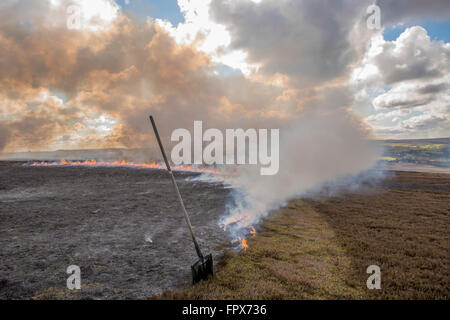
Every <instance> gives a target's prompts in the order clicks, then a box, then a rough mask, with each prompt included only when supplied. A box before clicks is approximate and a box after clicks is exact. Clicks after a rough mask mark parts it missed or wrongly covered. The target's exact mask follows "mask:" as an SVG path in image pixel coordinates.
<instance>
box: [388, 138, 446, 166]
mask: <svg viewBox="0 0 450 320" xmlns="http://www.w3.org/2000/svg"><path fill="white" fill-rule="evenodd" d="M383 143H384V147H385V149H384V153H383V155H382V156H381V157H380V160H382V161H387V162H406V163H415V164H426V165H433V166H438V167H445V168H448V167H450V138H439V139H415V140H386V141H383Z"/></svg>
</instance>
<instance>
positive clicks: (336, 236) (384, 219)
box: [158, 172, 450, 299]
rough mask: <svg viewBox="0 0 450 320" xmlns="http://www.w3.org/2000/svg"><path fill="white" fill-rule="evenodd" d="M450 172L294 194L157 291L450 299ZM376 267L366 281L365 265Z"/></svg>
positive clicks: (198, 295) (188, 295) (200, 295)
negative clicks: (235, 248) (239, 238)
mask: <svg viewBox="0 0 450 320" xmlns="http://www.w3.org/2000/svg"><path fill="white" fill-rule="evenodd" d="M449 203H450V175H448V174H431V173H417V172H396V174H395V176H393V177H391V178H389V179H387V180H385V181H384V182H383V184H382V185H379V186H377V187H370V188H369V187H368V188H366V189H364V190H363V191H360V192H358V193H346V194H342V195H340V196H337V197H331V198H323V199H317V198H316V199H303V200H295V201H292V202H291V203H290V204H289V205H288V206H286V207H285V208H283V209H281V210H279V212H277V213H276V214H274V215H272V216H271V218H270V219H268V220H266V221H265V222H264V223H263V225H262V226H261V227H260V229H259V230H258V234H257V235H256V236H255V237H253V238H250V239H249V241H248V244H249V249H247V251H245V252H241V253H228V254H227V255H226V256H225V257H224V259H223V260H222V262H221V265H220V267H219V268H218V270H217V273H216V276H215V277H214V278H212V279H210V280H208V281H204V282H202V283H200V284H198V285H196V286H194V287H191V288H188V289H185V290H182V291H169V292H166V293H164V294H163V295H162V296H160V297H158V298H162V299H173V298H175V299H180V298H181V299H223V298H225V299H448V298H449V296H450V253H449V250H448V249H449V248H450V242H449V231H448V230H449V228H450V208H449ZM372 264H375V265H378V266H380V268H381V290H368V289H367V287H366V280H367V278H368V276H369V275H368V274H366V268H367V267H368V266H369V265H372Z"/></svg>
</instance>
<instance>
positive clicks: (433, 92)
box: [352, 26, 450, 137]
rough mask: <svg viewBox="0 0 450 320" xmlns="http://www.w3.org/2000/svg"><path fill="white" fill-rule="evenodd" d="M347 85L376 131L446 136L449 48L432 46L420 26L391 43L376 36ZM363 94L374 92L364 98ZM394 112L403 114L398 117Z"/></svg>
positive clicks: (449, 115)
mask: <svg viewBox="0 0 450 320" xmlns="http://www.w3.org/2000/svg"><path fill="white" fill-rule="evenodd" d="M352 83H353V84H354V85H355V86H356V87H357V88H359V90H360V93H359V97H360V99H361V101H365V102H366V103H371V104H372V106H373V109H372V114H371V115H369V116H367V117H366V118H365V119H366V121H367V122H368V123H370V124H371V125H372V127H373V128H374V129H375V131H376V132H378V133H380V134H384V133H388V134H392V133H393V132H394V133H395V134H396V135H398V137H411V136H414V137H429V136H442V135H444V136H449V135H450V125H449V121H450V112H449V106H450V98H449V88H450V44H449V43H445V42H443V41H432V40H431V39H430V37H429V35H428V34H427V31H426V30H425V29H424V28H423V27H420V26H414V27H411V28H407V29H406V30H405V31H404V32H403V33H402V34H401V35H400V36H399V37H398V38H397V39H396V40H394V41H385V40H384V39H383V38H382V36H381V35H380V34H379V35H376V36H375V37H374V38H373V39H372V43H371V46H370V48H369V49H368V51H367V53H366V56H365V58H364V59H363V61H362V65H361V66H360V67H358V68H356V69H355V70H354V72H353V76H352ZM367 91H371V92H376V91H378V92H379V93H377V94H375V96H369V95H367V94H366V93H367ZM380 91H381V92H380ZM400 109H401V110H408V112H403V113H400V114H399V112H401V111H399V110H400ZM392 110H397V111H395V112H394V111H392ZM386 111H388V112H386ZM389 128H390V129H389Z"/></svg>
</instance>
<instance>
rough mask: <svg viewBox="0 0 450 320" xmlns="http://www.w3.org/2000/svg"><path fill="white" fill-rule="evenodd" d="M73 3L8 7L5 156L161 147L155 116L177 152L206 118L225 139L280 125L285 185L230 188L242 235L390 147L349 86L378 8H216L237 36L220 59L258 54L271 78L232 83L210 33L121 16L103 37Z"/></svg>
mask: <svg viewBox="0 0 450 320" xmlns="http://www.w3.org/2000/svg"><path fill="white" fill-rule="evenodd" d="M99 1H100V0H99ZM104 1H105V2H107V3H109V4H111V3H112V1H109V0H104ZM25 2H26V4H25ZM72 2H74V1H64V0H61V1H23V2H22V1H4V2H2V4H1V5H0V8H1V10H0V46H1V48H2V50H1V51H0V101H2V104H1V106H0V108H1V109H0V115H1V119H0V125H1V127H0V134H1V137H0V151H1V149H2V148H4V150H7V151H20V150H42V149H44V150H51V149H62V148H64V149H73V148H105V147H127V148H140V147H147V146H149V145H155V141H154V138H153V134H152V132H151V130H150V127H149V123H148V115H149V114H153V115H154V116H155V118H156V119H157V122H158V127H159V129H160V131H161V134H162V136H163V138H165V140H166V141H167V139H168V137H170V133H171V132H172V130H174V129H176V128H191V127H192V124H193V121H194V120H203V122H204V123H205V127H209V128H218V129H225V128H268V129H271V128H277V129H278V128H279V129H280V156H279V157H280V169H279V172H278V174H276V175H274V176H261V175H260V174H259V168H257V166H245V167H239V168H238V169H237V175H236V176H233V177H232V178H230V179H229V180H227V182H228V183H230V184H232V185H233V186H234V187H235V188H236V190H235V192H236V195H237V196H236V197H234V198H233V203H230V207H229V211H228V213H229V215H228V216H227V217H226V218H225V220H224V223H225V224H227V223H228V222H229V221H228V220H230V219H241V218H242V215H244V216H245V219H244V220H245V221H246V222H245V223H243V224H241V225H240V226H241V227H246V226H250V225H251V224H253V223H255V222H257V221H259V219H260V218H261V217H262V216H264V215H265V214H267V213H268V212H269V211H270V210H271V209H274V208H277V207H279V206H280V205H282V204H283V203H284V202H285V201H286V200H288V199H290V198H292V197H294V196H297V195H300V194H302V193H304V192H306V191H308V190H310V189H312V188H314V187H317V186H318V185H321V184H322V183H324V182H327V181H332V180H334V179H337V178H339V177H344V176H348V175H351V174H355V173H358V172H361V171H364V170H366V169H368V168H370V167H371V166H372V165H373V164H374V162H375V159H376V156H377V154H378V151H379V150H378V149H377V148H376V147H374V145H373V144H371V143H368V142H367V138H368V137H370V133H369V132H368V130H367V128H365V126H364V125H363V124H362V122H360V121H359V120H358V118H356V117H355V116H354V115H353V113H352V112H351V107H352V105H353V103H354V99H353V95H352V93H351V91H350V89H349V88H348V86H347V84H348V78H349V75H350V73H351V70H352V68H351V67H352V65H354V64H357V63H358V62H360V61H361V59H362V56H363V54H364V52H365V50H366V46H367V40H368V39H369V37H370V31H369V30H367V28H366V27H365V21H364V18H365V15H366V14H365V9H366V7H367V5H368V4H369V3H371V2H369V1H367V2H365V1H358V2H354V1H347V0H341V1H309V0H305V1H275V0H266V1H262V2H260V3H255V2H252V1H227V2H222V1H213V2H212V4H211V10H210V11H211V16H212V17H213V18H214V19H216V20H217V21H218V22H220V23H222V24H224V25H225V26H226V28H227V30H228V31H229V33H230V35H231V39H232V40H231V43H230V44H229V46H228V47H220V48H217V50H216V52H215V54H217V55H220V54H223V55H226V54H228V53H230V52H231V51H232V50H241V51H243V52H246V53H248V62H249V63H252V64H254V65H257V66H259V68H258V69H255V71H254V72H253V73H252V74H250V75H247V76H244V75H243V74H241V73H239V72H236V70H234V72H233V73H231V74H227V75H224V74H221V72H220V67H221V66H220V65H218V64H216V63H215V62H214V61H213V59H212V58H211V57H210V56H209V55H208V54H206V53H205V52H202V51H199V50H198V49H197V48H196V46H195V44H196V41H197V42H201V41H202V39H203V38H205V37H207V35H202V34H200V35H198V37H196V38H195V39H196V40H195V41H194V42H193V43H192V44H180V43H179V42H177V41H175V39H174V37H173V36H172V35H171V33H170V32H168V31H167V30H166V29H164V27H163V26H161V25H160V24H158V23H157V22H155V21H154V20H151V19H149V20H148V21H147V22H145V23H141V22H137V21H135V20H133V19H132V18H130V17H127V16H125V15H124V14H123V13H121V12H120V11H118V12H115V11H114V10H113V11H112V12H114V14H113V15H112V17H110V19H111V20H110V21H108V22H107V24H106V25H105V26H103V27H101V28H94V29H92V28H84V29H81V30H70V29H68V28H67V25H66V18H67V12H66V8H67V6H68V5H69V4H70V3H72ZM75 2H76V1H75ZM100 2H101V1H100ZM182 2H185V1H182ZM54 3H58V5H57V6H55V4H54ZM205 3H207V2H205ZM319 17H320V18H319ZM227 219H228V220H227ZM230 221H231V220H230Z"/></svg>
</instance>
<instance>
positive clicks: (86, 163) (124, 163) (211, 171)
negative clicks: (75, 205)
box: [31, 159, 219, 174]
mask: <svg viewBox="0 0 450 320" xmlns="http://www.w3.org/2000/svg"><path fill="white" fill-rule="evenodd" d="M31 166H33V167H40V166H85V167H89V166H97V167H102V166H103V167H129V168H150V169H166V165H165V164H161V163H156V162H151V163H145V162H144V163H134V162H127V161H125V160H122V161H97V160H94V159H91V160H84V161H67V160H64V159H62V160H61V161H59V162H58V161H55V162H53V161H51V162H47V161H36V162H33V163H31ZM172 169H173V170H178V171H190V172H200V173H208V174H219V171H217V170H214V169H209V168H202V167H195V166H183V165H180V166H173V167H172Z"/></svg>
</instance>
